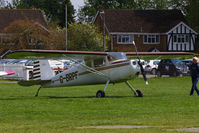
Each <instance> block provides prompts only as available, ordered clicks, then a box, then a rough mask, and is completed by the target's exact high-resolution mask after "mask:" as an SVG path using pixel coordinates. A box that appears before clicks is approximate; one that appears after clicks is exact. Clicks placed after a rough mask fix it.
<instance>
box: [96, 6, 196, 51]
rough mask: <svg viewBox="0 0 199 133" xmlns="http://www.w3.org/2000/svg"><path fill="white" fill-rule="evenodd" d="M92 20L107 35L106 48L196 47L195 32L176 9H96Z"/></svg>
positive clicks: (182, 48) (117, 49) (148, 49)
mask: <svg viewBox="0 0 199 133" xmlns="http://www.w3.org/2000/svg"><path fill="white" fill-rule="evenodd" d="M92 23H93V24H95V25H97V26H98V27H99V28H100V31H101V32H105V33H106V34H109V35H110V36H111V39H110V42H109V44H108V48H109V51H124V52H126V51H129V52H130V51H135V49H134V47H133V45H132V44H133V41H135V44H136V46H137V49H138V51H140V52H152V51H153V52H155V51H156V52H159V51H160V52H163V51H164V52H169V51H176V52H178V51H188V52H189V51H196V37H197V33H196V32H195V31H194V30H193V29H192V28H191V27H190V26H189V25H188V23H187V21H186V19H185V17H184V15H183V14H182V12H181V11H180V10H131V9H121V10H118V9H105V10H104V9H99V11H98V12H97V14H96V16H95V18H94V19H93V22H92Z"/></svg>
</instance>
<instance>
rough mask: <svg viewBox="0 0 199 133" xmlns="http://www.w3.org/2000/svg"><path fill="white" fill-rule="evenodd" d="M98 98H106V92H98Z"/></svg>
mask: <svg viewBox="0 0 199 133" xmlns="http://www.w3.org/2000/svg"><path fill="white" fill-rule="evenodd" d="M96 97H97V98H102V97H105V92H104V91H103V90H99V91H97V93H96Z"/></svg>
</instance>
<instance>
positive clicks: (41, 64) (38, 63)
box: [33, 60, 55, 80]
mask: <svg viewBox="0 0 199 133" xmlns="http://www.w3.org/2000/svg"><path fill="white" fill-rule="evenodd" d="M54 76H55V72H54V71H53V70H52V69H51V67H50V63H49V60H35V61H34V66H33V80H50V79H51V78H52V77H54Z"/></svg>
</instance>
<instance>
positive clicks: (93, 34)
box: [68, 23, 103, 51]
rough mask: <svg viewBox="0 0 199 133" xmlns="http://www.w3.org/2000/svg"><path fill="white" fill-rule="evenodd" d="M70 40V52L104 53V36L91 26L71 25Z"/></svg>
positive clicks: (69, 30)
mask: <svg viewBox="0 0 199 133" xmlns="http://www.w3.org/2000/svg"><path fill="white" fill-rule="evenodd" d="M68 40H69V41H68V45H69V49H70V50H86V51H103V35H102V34H100V33H99V31H98V29H97V27H95V26H94V25H91V24H80V23H73V24H70V26H69V29H68Z"/></svg>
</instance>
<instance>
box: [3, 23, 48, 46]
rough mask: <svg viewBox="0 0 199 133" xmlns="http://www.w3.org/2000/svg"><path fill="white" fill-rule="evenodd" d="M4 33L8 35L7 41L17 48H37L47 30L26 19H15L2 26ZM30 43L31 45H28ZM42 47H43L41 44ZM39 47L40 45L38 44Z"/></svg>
mask: <svg viewBox="0 0 199 133" xmlns="http://www.w3.org/2000/svg"><path fill="white" fill-rule="evenodd" d="M4 33H6V35H9V38H8V39H9V42H12V43H14V44H15V45H14V46H16V47H15V48H17V49H27V48H38V44H39V43H42V42H43V40H44V38H45V36H47V34H48V33H47V31H45V30H44V29H43V28H42V27H40V26H39V25H38V24H37V23H35V22H33V21H27V20H16V21H14V22H12V23H11V24H10V25H9V26H7V27H6V28H4ZM31 43H32V45H30V44H31ZM43 47H45V46H44V45H43ZM39 48H41V45H40V46H39Z"/></svg>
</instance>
